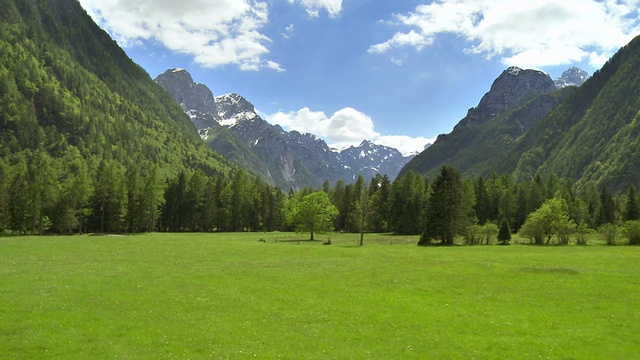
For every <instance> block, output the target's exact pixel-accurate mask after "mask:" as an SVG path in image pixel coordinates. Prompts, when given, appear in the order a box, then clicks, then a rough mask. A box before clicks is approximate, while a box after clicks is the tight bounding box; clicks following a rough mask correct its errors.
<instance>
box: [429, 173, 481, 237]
mask: <svg viewBox="0 0 640 360" xmlns="http://www.w3.org/2000/svg"><path fill="white" fill-rule="evenodd" d="M463 196H464V195H463V189H462V181H461V180H460V174H459V173H458V172H457V171H456V170H455V169H454V168H453V167H451V166H447V165H444V166H443V167H442V168H440V174H439V175H437V176H436V177H435V178H434V179H433V182H432V183H431V190H430V197H429V200H428V202H427V209H426V213H425V230H424V232H423V234H422V236H421V238H420V242H419V244H420V245H425V244H429V243H431V242H432V241H434V240H438V241H440V242H441V243H442V244H443V245H453V242H454V239H455V237H456V236H457V235H459V234H462V232H463V231H464V230H465V228H466V227H467V226H469V225H470V219H469V216H468V210H469V209H466V208H465V207H466V206H465V205H466V204H465V201H464V197H463Z"/></svg>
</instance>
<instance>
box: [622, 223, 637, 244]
mask: <svg viewBox="0 0 640 360" xmlns="http://www.w3.org/2000/svg"><path fill="white" fill-rule="evenodd" d="M622 233H623V235H624V237H626V238H627V240H629V244H630V245H640V220H629V221H626V222H625V223H624V228H623V230H622Z"/></svg>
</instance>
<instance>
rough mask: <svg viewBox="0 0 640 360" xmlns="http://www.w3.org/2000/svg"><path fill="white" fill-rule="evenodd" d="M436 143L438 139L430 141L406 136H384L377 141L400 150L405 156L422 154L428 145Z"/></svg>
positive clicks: (376, 140)
mask: <svg viewBox="0 0 640 360" xmlns="http://www.w3.org/2000/svg"><path fill="white" fill-rule="evenodd" d="M435 141H436V138H433V139H429V138H425V137H422V136H420V137H410V136H406V135H384V136H380V137H378V138H377V139H375V142H376V143H377V144H380V145H384V146H388V147H392V148H395V149H398V150H400V152H401V153H402V154H403V155H412V154H415V153H420V152H422V150H424V147H425V146H426V145H427V144H433V143H434V142H435Z"/></svg>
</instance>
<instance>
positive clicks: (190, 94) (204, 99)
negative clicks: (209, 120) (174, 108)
mask: <svg viewBox="0 0 640 360" xmlns="http://www.w3.org/2000/svg"><path fill="white" fill-rule="evenodd" d="M155 81H156V82H157V83H158V84H160V86H162V87H163V88H165V89H166V90H167V91H168V92H169V94H171V96H172V97H173V98H174V99H176V100H177V101H178V102H179V103H180V106H182V109H183V110H185V111H187V110H198V111H200V112H203V113H206V112H210V113H212V114H215V112H216V104H215V100H214V97H213V93H212V92H211V90H209V88H208V87H206V86H205V85H203V84H196V83H195V82H194V81H193V78H192V77H191V74H189V72H188V71H187V70H185V69H179V68H178V69H169V70H167V71H165V72H164V73H162V74H160V75H158V77H156V79H155Z"/></svg>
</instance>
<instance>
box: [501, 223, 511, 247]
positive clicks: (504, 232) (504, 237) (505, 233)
mask: <svg viewBox="0 0 640 360" xmlns="http://www.w3.org/2000/svg"><path fill="white" fill-rule="evenodd" d="M498 241H499V242H500V244H501V245H509V242H510V241H511V227H510V226H509V221H508V220H507V219H506V218H502V221H500V230H498Z"/></svg>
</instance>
